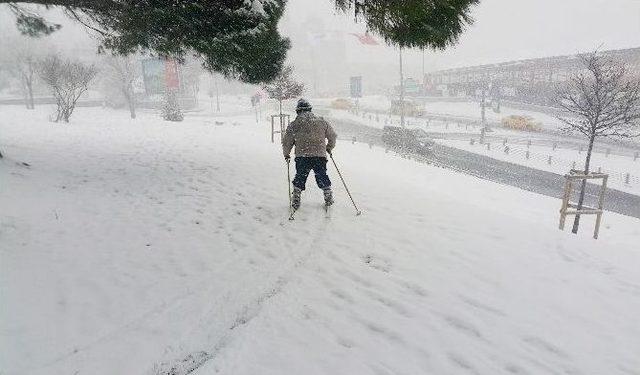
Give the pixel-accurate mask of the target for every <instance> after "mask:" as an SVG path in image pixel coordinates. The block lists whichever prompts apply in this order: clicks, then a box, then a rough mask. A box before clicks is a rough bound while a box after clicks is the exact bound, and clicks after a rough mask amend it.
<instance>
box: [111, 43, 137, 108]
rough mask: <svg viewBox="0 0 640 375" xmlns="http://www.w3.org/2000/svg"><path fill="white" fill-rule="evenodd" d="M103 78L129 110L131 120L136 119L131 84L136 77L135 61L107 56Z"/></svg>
mask: <svg viewBox="0 0 640 375" xmlns="http://www.w3.org/2000/svg"><path fill="white" fill-rule="evenodd" d="M105 68H106V69H105V70H104V73H105V78H106V83H107V84H108V86H109V87H111V88H115V89H116V91H117V92H118V93H119V94H120V95H121V96H122V99H124V102H125V103H126V104H127V107H128V108H129V113H130V115H131V118H132V119H134V118H136V98H135V93H134V92H133V83H134V82H135V80H136V78H137V77H138V69H137V68H136V64H135V60H134V59H133V58H131V57H129V56H109V57H107V58H106V59H105Z"/></svg>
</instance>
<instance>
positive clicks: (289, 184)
mask: <svg viewBox="0 0 640 375" xmlns="http://www.w3.org/2000/svg"><path fill="white" fill-rule="evenodd" d="M289 163H290V160H289V159H287V186H288V187H289V211H291V203H292V202H291V168H290V167H289ZM292 216H293V215H292Z"/></svg>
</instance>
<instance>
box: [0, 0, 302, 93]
mask: <svg viewBox="0 0 640 375" xmlns="http://www.w3.org/2000/svg"><path fill="white" fill-rule="evenodd" d="M2 3H8V4H9V6H10V7H11V10H12V11H13V13H14V14H15V15H16V19H17V25H18V28H19V30H20V31H21V32H22V33H23V34H27V35H30V36H42V35H47V34H51V33H52V32H55V31H56V30H58V29H59V28H60V25H55V24H51V23H49V22H48V21H47V20H46V19H45V18H43V17H42V16H40V15H38V14H36V13H35V12H33V11H32V10H31V9H28V8H26V7H25V6H24V5H22V4H21V3H22V2H20V1H17V2H12V1H6V0H0V4H2ZM28 3H31V4H42V5H45V6H47V7H51V6H54V7H59V8H62V9H64V11H65V13H66V14H67V15H69V16H70V17H71V18H73V19H74V20H76V21H78V22H80V23H82V24H83V25H85V26H86V27H87V28H89V29H90V30H92V31H93V32H94V33H95V34H97V36H98V37H99V39H100V41H101V45H100V50H101V51H103V50H105V49H106V50H110V51H113V52H116V53H118V54H131V53H134V52H139V51H151V52H154V53H156V54H157V55H160V56H164V57H174V58H177V59H178V60H179V61H183V60H184V58H185V57H186V56H187V55H189V54H191V53H192V54H194V55H196V56H198V57H200V58H202V60H203V64H204V66H205V68H207V69H209V70H213V71H217V72H220V73H222V74H223V75H224V76H225V77H227V78H236V79H239V80H241V81H244V82H248V83H262V82H267V81H269V80H271V79H273V77H275V76H276V75H277V74H278V73H279V72H280V70H281V69H282V66H283V63H284V60H285V57H286V52H287V50H288V48H289V40H288V39H286V38H283V37H281V36H280V34H279V32H278V29H277V26H278V21H279V20H280V17H281V16H282V13H283V11H284V5H285V0H171V1H159V0H137V1H128V0H127V1H125V0H101V1H95V0H31V1H28Z"/></svg>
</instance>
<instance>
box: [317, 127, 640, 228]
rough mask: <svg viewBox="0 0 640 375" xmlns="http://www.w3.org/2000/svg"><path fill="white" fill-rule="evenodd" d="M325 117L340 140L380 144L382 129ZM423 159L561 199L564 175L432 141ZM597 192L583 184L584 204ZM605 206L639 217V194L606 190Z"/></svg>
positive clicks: (608, 209) (593, 197) (614, 210)
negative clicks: (431, 150) (431, 148)
mask: <svg viewBox="0 0 640 375" xmlns="http://www.w3.org/2000/svg"><path fill="white" fill-rule="evenodd" d="M325 117H326V116H325ZM328 119H329V120H330V121H331V123H332V124H333V126H334V127H335V129H336V131H337V132H338V134H340V138H341V139H344V140H352V138H353V137H356V139H357V141H358V142H363V143H368V144H372V145H378V146H381V147H384V144H383V142H382V139H381V135H382V129H378V128H374V127H370V126H366V125H362V124H360V123H357V122H353V121H348V120H342V119H331V118H328ZM416 157H418V156H416ZM423 161H424V162H426V163H433V164H437V165H440V166H443V167H446V168H450V169H453V170H456V171H459V172H462V173H466V174H469V175H472V176H476V177H479V178H483V179H486V180H489V181H494V182H498V183H501V184H504V185H510V186H515V187H518V188H521V189H524V190H528V191H532V192H534V193H538V194H544V195H547V196H550V197H554V198H561V197H562V194H563V189H564V181H565V179H564V176H561V175H559V174H556V173H551V172H546V171H542V170H538V169H533V168H529V167H526V166H522V165H517V164H512V163H508V162H505V161H501V160H497V159H493V158H490V157H487V156H483V155H478V154H474V153H471V152H468V151H464V150H460V149H456V148H452V147H447V146H443V145H439V144H436V145H435V146H434V156H433V158H429V159H426V158H425V159H423ZM597 194H598V187H597V186H596V185H593V184H587V199H586V203H585V204H587V205H590V206H595V205H596V197H597ZM605 208H606V210H607V211H611V212H616V213H619V214H623V215H627V216H632V217H636V218H640V196H637V195H633V194H629V193H625V192H623V191H619V190H615V189H607V195H606V199H605Z"/></svg>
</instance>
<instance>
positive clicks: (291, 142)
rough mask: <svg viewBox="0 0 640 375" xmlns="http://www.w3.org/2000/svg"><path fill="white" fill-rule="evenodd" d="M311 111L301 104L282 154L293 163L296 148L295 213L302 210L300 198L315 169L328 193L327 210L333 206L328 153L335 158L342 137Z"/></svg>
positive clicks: (325, 200) (321, 184)
mask: <svg viewBox="0 0 640 375" xmlns="http://www.w3.org/2000/svg"><path fill="white" fill-rule="evenodd" d="M311 109H312V107H311V104H310V103H309V102H308V101H306V100H305V99H300V100H298V105H297V107H296V113H297V115H298V116H297V117H296V119H295V120H293V121H292V122H291V124H289V127H288V128H287V131H286V133H285V135H284V139H283V140H282V151H283V152H284V159H285V160H286V161H287V163H288V162H289V160H290V159H291V157H290V156H289V154H290V153H291V149H292V148H293V146H295V147H296V152H295V155H296V158H295V162H296V177H295V178H294V179H293V194H292V197H291V207H292V208H293V210H297V209H298V208H299V207H300V195H301V194H302V191H303V190H304V189H305V183H306V182H307V177H309V172H310V171H311V170H312V169H313V173H314V174H315V176H316V183H317V184H318V187H319V188H320V189H322V191H323V193H324V203H325V206H326V207H328V206H331V205H332V204H333V194H332V192H331V180H329V176H327V153H329V154H331V150H333V148H334V147H335V145H336V139H337V138H338V135H337V134H336V132H335V131H334V130H333V128H332V127H331V125H330V124H329V123H328V122H327V121H326V120H325V119H323V118H322V117H317V116H315V115H314V114H313V113H312V112H311ZM325 140H326V142H325Z"/></svg>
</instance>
